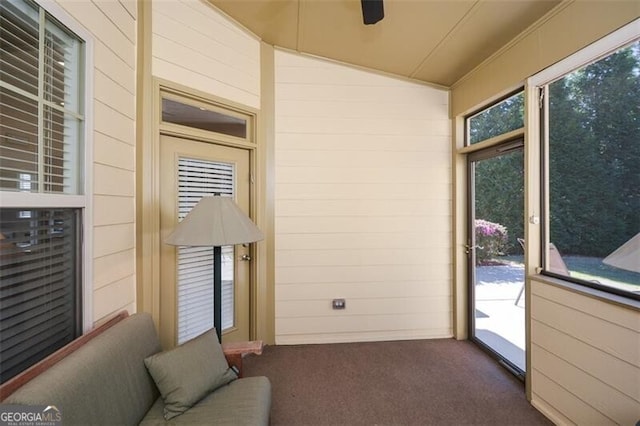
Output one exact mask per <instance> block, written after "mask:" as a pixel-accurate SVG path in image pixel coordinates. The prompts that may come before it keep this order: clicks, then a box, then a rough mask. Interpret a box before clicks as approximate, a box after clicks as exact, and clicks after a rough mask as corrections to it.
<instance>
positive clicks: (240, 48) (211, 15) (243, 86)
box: [152, 0, 260, 108]
mask: <svg viewBox="0 0 640 426" xmlns="http://www.w3.org/2000/svg"><path fill="white" fill-rule="evenodd" d="M152 7H153V10H152V16H153V18H152V19H153V25H152V28H153V37H152V46H153V47H152V49H153V53H152V55H153V59H152V72H153V74H154V75H155V76H157V77H160V78H163V79H165V80H169V81H175V82H177V83H180V84H182V85H185V86H189V87H192V88H194V89H197V90H199V91H202V92H205V93H211V94H213V95H216V96H219V97H222V98H226V99H229V100H231V101H234V102H238V103H241V104H244V105H248V106H250V107H254V108H259V107H260V42H259V40H258V39H257V38H255V37H252V36H251V35H249V34H247V33H246V32H244V31H242V30H241V29H239V28H237V27H236V26H235V24H233V23H231V22H230V21H229V20H228V19H227V18H226V17H224V16H223V15H221V14H220V13H219V12H218V11H217V10H216V9H215V8H214V7H212V6H209V5H208V4H206V3H205V2H201V1H193V0H178V1H169V2H165V1H160V2H153V6H152Z"/></svg>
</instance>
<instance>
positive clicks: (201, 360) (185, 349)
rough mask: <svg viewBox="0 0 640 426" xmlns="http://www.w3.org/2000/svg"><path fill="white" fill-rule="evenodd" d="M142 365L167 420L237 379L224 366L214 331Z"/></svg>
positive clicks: (225, 365) (233, 373) (226, 366)
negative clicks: (156, 391) (159, 395)
mask: <svg viewBox="0 0 640 426" xmlns="http://www.w3.org/2000/svg"><path fill="white" fill-rule="evenodd" d="M144 363H145V365H146V366H147V369H148V370H149V373H150V374H151V377H153V380H154V381H155V382H156V385H157V386H158V389H159V390H160V394H161V395H162V399H163V401H164V418H165V419H167V420H169V419H171V418H173V417H175V416H178V415H180V414H182V413H184V412H185V411H187V410H188V409H189V408H191V407H192V406H193V405H194V404H195V403H196V402H198V401H199V400H201V399H202V398H204V397H205V396H206V395H208V394H209V393H211V392H213V391H214V390H216V389H217V388H219V387H220V386H224V385H226V384H227V383H229V382H231V381H232V380H234V379H236V378H237V377H238V376H237V375H236V373H235V372H234V371H233V370H232V369H230V368H229V365H228V364H227V360H226V359H225V357H224V353H223V352H222V347H221V346H220V342H218V336H217V335H216V331H215V329H211V330H209V331H207V332H205V333H203V334H201V335H200V336H198V337H196V338H195V339H192V340H190V341H188V342H186V343H184V344H182V345H180V346H178V347H177V348H175V349H172V350H169V351H166V352H162V353H158V354H155V355H152V356H150V357H148V358H146V359H145V360H144Z"/></svg>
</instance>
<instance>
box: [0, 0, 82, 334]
mask: <svg viewBox="0 0 640 426" xmlns="http://www.w3.org/2000/svg"><path fill="white" fill-rule="evenodd" d="M26 1H31V2H32V3H33V4H34V5H35V6H36V7H38V8H40V9H43V10H44V11H45V12H46V13H47V14H48V15H49V17H50V18H51V19H52V21H53V22H54V23H59V24H60V25H62V26H64V27H66V28H67V29H68V30H69V31H71V32H72V33H74V34H75V35H76V36H77V37H78V38H80V39H81V40H82V41H83V42H84V53H83V54H81V55H80V58H78V61H79V63H80V64H81V67H82V70H81V75H79V76H78V78H79V79H80V80H81V82H82V83H83V84H84V87H82V83H81V87H80V88H79V90H82V91H83V92H84V93H83V94H82V95H81V96H80V98H79V99H80V100H81V102H83V107H84V126H83V129H82V132H81V133H80V134H81V135H82V138H83V147H82V151H81V156H82V170H80V171H79V173H80V174H81V175H82V176H83V182H82V185H79V190H80V192H81V194H79V195H74V194H56V193H42V192H40V193H31V192H16V191H2V190H0V204H1V205H2V207H6V208H24V209H30V208H34V209H35V208H60V209H64V208H79V209H80V210H81V214H80V220H81V221H82V226H81V235H80V236H79V247H80V253H81V256H82V258H81V259H80V260H81V262H82V271H81V280H82V283H81V284H80V290H81V292H82V295H81V301H82V302H81V306H80V307H79V308H80V315H81V317H82V324H81V328H82V330H81V331H82V333H86V332H87V331H89V330H90V329H91V328H92V327H93V128H94V122H93V102H94V82H93V75H94V60H93V57H94V38H93V35H92V34H91V33H90V32H89V31H88V30H87V29H86V28H85V27H83V26H82V25H81V24H80V23H78V22H77V21H76V20H75V18H73V17H72V16H71V15H70V14H69V13H68V12H67V11H65V10H64V9H63V8H62V7H61V6H60V5H58V4H57V3H56V2H54V1H52V0H37V1H35V0H26Z"/></svg>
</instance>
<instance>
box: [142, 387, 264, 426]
mask: <svg viewBox="0 0 640 426" xmlns="http://www.w3.org/2000/svg"><path fill="white" fill-rule="evenodd" d="M270 411H271V383H270V382H269V379H267V378H266V377H246V378H243V379H238V380H235V381H233V382H231V383H229V384H228V385H226V386H222V387H220V388H218V389H217V390H216V391H215V392H213V393H212V394H210V395H209V396H207V397H205V398H204V399H202V400H201V401H200V402H198V403H197V404H196V405H194V406H193V407H191V408H190V409H189V410H187V411H186V412H185V413H184V414H182V415H180V416H177V417H174V418H173V419H171V420H168V421H165V419H164V416H163V414H164V402H163V401H162V398H158V400H157V401H156V403H155V404H154V405H153V407H152V408H151V410H149V412H148V413H147V415H146V417H145V418H144V419H143V420H142V422H141V423H140V425H141V426H152V425H183V424H194V425H200V424H207V425H220V426H222V425H224V426H236V425H237V426H242V425H247V426H248V425H251V426H253V425H256V426H259V425H265V426H266V425H268V424H269V413H270Z"/></svg>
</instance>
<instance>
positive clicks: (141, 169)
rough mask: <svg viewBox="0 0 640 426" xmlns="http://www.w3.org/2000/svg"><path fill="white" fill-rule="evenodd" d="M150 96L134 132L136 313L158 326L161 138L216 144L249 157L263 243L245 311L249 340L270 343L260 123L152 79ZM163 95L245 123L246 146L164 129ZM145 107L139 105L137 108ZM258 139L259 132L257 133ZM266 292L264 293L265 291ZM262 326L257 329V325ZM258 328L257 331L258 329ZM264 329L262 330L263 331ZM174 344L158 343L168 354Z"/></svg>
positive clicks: (230, 106)
mask: <svg viewBox="0 0 640 426" xmlns="http://www.w3.org/2000/svg"><path fill="white" fill-rule="evenodd" d="M152 86H153V87H152V92H151V93H147V99H146V100H147V102H148V103H149V104H151V105H152V108H150V109H146V110H145V111H147V112H148V114H146V115H143V116H144V118H143V119H142V120H143V123H142V124H141V125H140V127H141V131H140V132H139V134H140V135H141V136H140V139H141V141H140V142H139V143H138V146H137V151H136V153H137V185H136V188H137V194H138V195H137V197H136V203H137V215H136V216H137V222H138V225H137V227H136V234H137V244H136V246H137V247H136V254H137V271H136V275H137V280H138V284H137V297H136V299H137V311H138V312H149V313H151V315H152V317H153V319H154V322H155V324H156V327H157V328H159V326H160V324H161V322H162V321H163V315H162V312H161V305H160V291H159V281H160V280H159V277H160V247H161V244H162V241H160V137H161V135H167V136H175V137H179V138H184V139H190V140H194V141H199V142H205V143H212V144H218V145H222V146H229V147H233V148H241V149H246V150H247V151H249V170H250V174H251V182H250V188H249V203H250V213H249V217H250V218H251V219H252V220H253V221H254V222H255V223H256V224H257V226H258V227H259V228H260V229H262V230H263V231H264V233H265V237H266V238H265V240H264V241H262V242H258V243H253V244H252V245H251V247H250V250H251V251H250V256H251V257H252V259H254V261H252V262H251V266H250V283H249V292H250V296H249V298H250V303H249V304H250V306H249V338H250V339H262V340H265V341H267V342H270V341H271V340H272V338H271V336H270V334H271V333H270V329H271V328H272V327H270V325H271V324H272V323H273V319H272V317H273V306H272V302H271V300H270V294H271V292H270V291H269V285H272V283H271V284H270V283H269V282H268V281H269V280H267V276H268V269H270V268H268V266H269V265H268V264H267V256H266V255H265V253H266V247H267V244H269V245H271V244H272V242H271V241H269V240H270V237H271V235H272V224H271V220H269V218H268V217H267V216H266V214H265V209H264V208H263V207H260V204H259V203H260V202H262V203H264V201H263V200H264V193H265V189H264V188H265V186H266V185H265V179H266V172H265V169H266V167H265V158H264V157H265V155H264V153H265V151H266V147H264V146H262V144H259V143H258V134H259V129H260V123H259V120H258V111H257V110H255V109H253V108H251V107H247V106H246V105H241V104H238V103H235V102H232V101H229V100H226V99H222V98H219V97H216V96H214V95H211V94H207V93H202V92H199V91H197V90H194V89H191V88H188V87H186V86H182V85H179V84H177V83H174V82H169V81H166V80H163V79H159V78H154V79H153V85H152ZM165 95H168V97H171V98H173V99H177V100H180V101H182V102H185V103H191V104H202V105H211V106H213V107H216V108H218V109H223V110H228V111H231V112H232V113H233V114H235V115H237V114H239V115H242V116H244V117H246V118H247V119H248V127H247V138H246V139H245V140H243V139H240V138H236V137H229V136H225V135H221V134H218V133H213V132H209V131H205V130H200V129H195V128H193V129H192V128H187V127H184V126H180V125H175V124H171V123H163V122H162V120H161V118H162V116H161V114H162V106H161V105H162V98H163V96H165ZM142 103H143V104H144V102H142ZM260 133H261V132H260ZM265 288H266V291H265ZM261 323H262V324H261ZM259 325H260V326H259ZM265 325H266V326H265ZM173 344H175V343H170V342H163V345H164V346H166V347H165V349H168V348H169V346H172V345H173Z"/></svg>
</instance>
